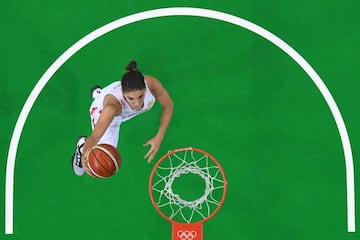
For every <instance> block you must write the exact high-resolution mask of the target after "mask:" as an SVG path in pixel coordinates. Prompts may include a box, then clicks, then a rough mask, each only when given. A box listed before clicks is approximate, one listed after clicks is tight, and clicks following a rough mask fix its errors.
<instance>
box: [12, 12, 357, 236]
mask: <svg viewBox="0 0 360 240" xmlns="http://www.w3.org/2000/svg"><path fill="white" fill-rule="evenodd" d="M164 16H197V17H206V18H212V19H217V20H220V21H224V22H228V23H232V24H234V25H237V26H239V27H243V28H245V29H248V30H249V31H252V32H254V33H256V34H258V35H260V36H262V37H263V38H265V39H267V40H269V41H270V42H272V43H273V44H274V45H276V46H277V47H279V48H280V49H282V50H283V51H284V52H285V53H287V54H288V55H289V56H290V57H291V58H292V59H293V60H294V61H295V62H296V63H298V64H299V65H300V66H301V67H302V69H303V70H304V71H305V72H306V73H307V74H308V75H309V77H310V78H311V79H312V80H313V82H314V83H315V85H316V86H317V88H318V89H319V91H320V92H321V94H322V95H323V97H324V99H325V101H326V103H327V105H328V106H329V108H330V111H331V113H332V115H333V117H334V119H335V122H336V125H337V128H338V131H339V134H340V138H341V142H342V146H343V151H344V156H345V165H346V187H347V189H346V190H347V220H348V222H347V224H348V232H355V189H354V167H353V157H352V152H351V145H350V140H349V136H348V133H347V130H346V127H345V123H344V121H343V118H342V116H341V113H340V111H339V108H338V107H337V105H336V102H335V100H334V98H333V97H332V95H331V93H330V92H329V90H328V89H327V87H326V85H325V84H324V82H323V81H322V80H321V78H320V77H319V75H318V74H317V73H316V72H315V70H314V69H313V68H312V67H311V66H310V64H309V63H307V62H306V61H305V59H304V58H303V57H301V56H300V54H299V53H297V52H296V51H295V50H294V49H293V48H292V47H290V46H289V45H288V44H287V43H285V42H284V41H283V40H281V39H280V38H278V37H277V36H275V35H274V34H272V33H271V32H269V31H267V30H266V29H264V28H262V27H260V26H258V25H256V24H254V23H252V22H249V21H247V20H244V19H242V18H239V17H236V16H233V15H230V14H226V13H223V12H219V11H214V10H208V9H202V8H191V7H173V8H161V9H155V10H149V11H144V12H140V13H136V14H132V15H129V16H127V17H123V18H120V19H118V20H115V21H113V22H111V23H109V24H106V25H104V26H102V27H100V28H98V29H96V30H94V31H93V32H91V33H89V34H88V35H86V36H85V37H83V38H82V39H80V40H79V41H78V42H76V43H75V44H74V45H72V46H71V47H70V48H69V49H68V50H66V51H65V52H64V53H63V54H62V55H61V56H60V57H59V58H58V59H56V61H55V62H54V63H53V64H52V65H51V66H50V67H49V68H48V69H47V71H46V72H45V73H44V75H43V76H42V77H41V78H40V80H39V81H38V82H37V84H36V85H35V87H34V89H33V90H32V91H31V93H30V95H29V97H28V98H27V100H26V102H25V104H24V106H23V108H22V110H21V113H20V115H19V118H18V120H17V122H16V125H15V129H14V132H13V135H12V138H11V142H10V148H9V153H8V158H7V165H6V180H5V234H13V200H14V199H13V198H14V196H13V195H14V168H15V159H16V152H17V147H18V143H19V139H20V136H21V133H22V129H23V126H24V124H25V121H26V119H27V117H28V115H29V112H30V110H31V108H32V106H33V105H34V102H35V100H36V99H37V97H38V96H39V94H40V92H41V90H42V89H43V88H44V86H45V85H46V83H47V82H48V81H49V80H50V78H51V77H52V76H53V75H54V74H55V72H56V71H57V70H58V69H59V68H60V67H61V66H62V65H63V64H64V63H65V62H66V61H67V60H68V59H69V58H70V57H71V56H72V55H74V54H75V53H76V52H77V51H79V50H80V49H81V48H83V47H84V46H86V45H87V44H88V43H90V42H92V41H94V40H95V39H97V38H98V37H100V36H102V35H104V34H106V33H108V32H110V31H112V30H114V29H117V28H120V27H122V26H125V25H128V24H131V23H135V22H138V21H142V20H146V19H151V18H157V17H164Z"/></svg>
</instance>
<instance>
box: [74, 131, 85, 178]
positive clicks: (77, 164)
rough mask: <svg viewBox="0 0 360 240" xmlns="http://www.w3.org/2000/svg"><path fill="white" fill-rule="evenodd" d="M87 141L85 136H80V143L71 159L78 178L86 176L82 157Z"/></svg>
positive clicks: (77, 144) (78, 142)
mask: <svg viewBox="0 0 360 240" xmlns="http://www.w3.org/2000/svg"><path fill="white" fill-rule="evenodd" d="M85 141H86V137H85V136H80V137H79V138H78V141H77V143H76V147H75V152H74V154H73V156H72V158H71V162H72V168H73V170H74V173H75V175H77V176H82V175H84V172H85V170H84V168H83V167H82V165H81V157H82V153H83V147H84V143H85Z"/></svg>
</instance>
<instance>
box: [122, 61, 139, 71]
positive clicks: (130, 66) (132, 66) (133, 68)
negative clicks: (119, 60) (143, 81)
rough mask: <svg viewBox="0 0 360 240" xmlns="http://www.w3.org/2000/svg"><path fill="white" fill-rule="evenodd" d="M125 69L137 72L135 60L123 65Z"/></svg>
mask: <svg viewBox="0 0 360 240" xmlns="http://www.w3.org/2000/svg"><path fill="white" fill-rule="evenodd" d="M125 70H126V71H128V72H138V71H139V70H138V68H137V62H136V61H134V60H133V61H131V62H129V63H128V65H127V66H126V67H125Z"/></svg>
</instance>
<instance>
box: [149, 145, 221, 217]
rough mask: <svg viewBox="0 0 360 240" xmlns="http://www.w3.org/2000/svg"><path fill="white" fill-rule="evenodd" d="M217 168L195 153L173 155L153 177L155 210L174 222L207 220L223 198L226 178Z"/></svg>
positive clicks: (208, 157)
mask: <svg viewBox="0 0 360 240" xmlns="http://www.w3.org/2000/svg"><path fill="white" fill-rule="evenodd" d="M220 168H221V167H220V166H219V165H218V163H217V162H216V160H215V161H214V160H213V159H212V157H210V156H208V155H207V154H206V153H204V152H201V151H197V150H196V149H193V148H185V149H181V150H178V151H174V152H172V154H169V155H168V156H167V158H166V159H164V160H163V161H162V162H161V163H160V164H159V165H158V166H157V168H156V170H155V173H154V174H153V177H152V183H151V191H152V195H153V199H154V201H155V203H156V205H157V207H158V208H159V210H160V211H162V213H163V214H164V215H165V216H167V217H169V218H170V219H173V220H175V221H177V222H183V223H191V222H198V221H201V220H204V219H207V218H208V217H209V216H210V215H211V214H212V213H213V212H214V211H215V210H216V209H217V208H218V207H219V205H220V204H221V200H222V199H223V197H224V195H225V188H224V184H225V183H224V182H225V176H224V173H223V171H222V170H220ZM194 192H195V193H196V194H194ZM189 196H192V197H189ZM194 196H195V197H194Z"/></svg>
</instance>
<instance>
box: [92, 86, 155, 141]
mask: <svg viewBox="0 0 360 240" xmlns="http://www.w3.org/2000/svg"><path fill="white" fill-rule="evenodd" d="M145 86H146V90H145V96H144V106H143V108H142V109H140V110H138V111H136V110H133V109H132V108H131V107H130V105H129V104H128V103H127V102H126V100H125V99H124V96H123V95H122V87H121V81H117V82H113V83H111V84H110V85H108V86H106V87H104V88H103V89H102V90H101V93H100V94H99V95H98V96H97V97H96V98H95V99H94V101H93V102H92V104H91V106H90V118H91V127H92V129H94V127H95V125H96V123H97V121H98V120H99V118H100V114H101V111H102V110H103V108H104V99H105V97H106V96H107V95H113V96H115V97H116V98H117V99H118V100H119V102H120V104H121V106H122V111H121V114H120V115H119V116H116V117H115V118H114V119H113V121H112V122H111V123H110V126H109V128H108V129H107V130H106V132H105V134H104V135H103V137H102V138H101V139H100V141H99V143H109V144H111V145H113V146H117V142H118V135H119V129H120V124H121V123H122V122H125V121H127V120H129V119H131V118H133V117H135V116H137V115H139V114H141V113H144V112H146V111H148V110H150V109H151V108H152V106H153V105H154V103H155V100H156V98H155V97H154V95H152V93H151V91H150V89H149V87H148V86H147V84H146V81H145Z"/></svg>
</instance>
